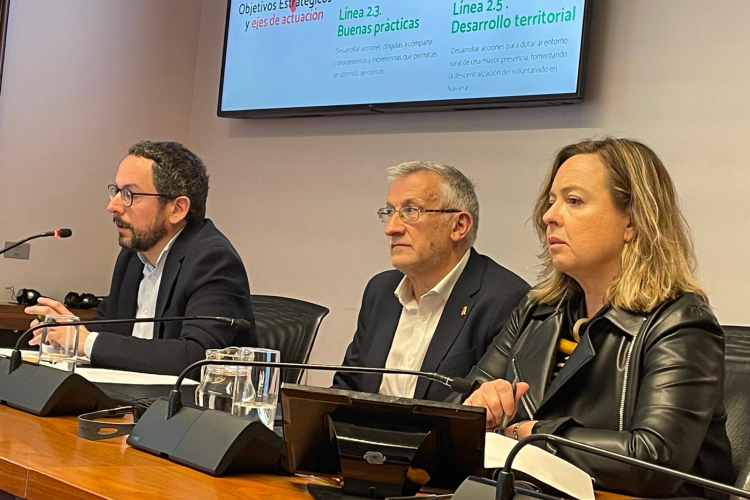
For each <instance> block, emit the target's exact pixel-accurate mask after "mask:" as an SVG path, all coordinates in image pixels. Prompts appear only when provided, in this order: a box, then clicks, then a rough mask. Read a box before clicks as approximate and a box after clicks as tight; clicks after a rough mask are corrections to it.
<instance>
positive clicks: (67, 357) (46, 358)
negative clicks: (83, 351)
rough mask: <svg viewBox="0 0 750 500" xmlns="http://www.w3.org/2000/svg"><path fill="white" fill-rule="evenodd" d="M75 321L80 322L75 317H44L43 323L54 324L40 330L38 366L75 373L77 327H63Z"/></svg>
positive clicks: (51, 315) (55, 315)
mask: <svg viewBox="0 0 750 500" xmlns="http://www.w3.org/2000/svg"><path fill="white" fill-rule="evenodd" d="M76 321H80V319H79V318H78V317H77V316H66V315H61V314H48V315H47V316H45V317H44V322H45V323H55V326H46V327H44V328H42V339H41V343H40V345H39V364H40V365H45V366H51V367H52V368H57V369H58V370H63V371H66V372H71V373H73V372H75V370H76V361H78V326H64V325H65V323H71V322H76Z"/></svg>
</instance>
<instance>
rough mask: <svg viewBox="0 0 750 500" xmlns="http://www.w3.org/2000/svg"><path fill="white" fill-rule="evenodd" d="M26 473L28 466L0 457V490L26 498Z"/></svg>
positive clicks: (27, 473)
mask: <svg viewBox="0 0 750 500" xmlns="http://www.w3.org/2000/svg"><path fill="white" fill-rule="evenodd" d="M28 475H29V469H28V467H26V466H23V465H19V464H16V463H13V462H11V461H8V460H5V459H3V458H0V490H3V491H5V492H6V493H10V494H11V495H13V496H17V497H18V498H26V484H27V481H28Z"/></svg>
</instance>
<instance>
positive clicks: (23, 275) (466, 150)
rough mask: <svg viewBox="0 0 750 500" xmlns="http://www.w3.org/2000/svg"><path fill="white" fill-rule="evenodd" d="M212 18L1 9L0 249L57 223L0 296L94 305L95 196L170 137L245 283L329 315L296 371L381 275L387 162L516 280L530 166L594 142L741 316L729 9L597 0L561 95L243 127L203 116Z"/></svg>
mask: <svg viewBox="0 0 750 500" xmlns="http://www.w3.org/2000/svg"><path fill="white" fill-rule="evenodd" d="M201 5H202V12H201ZM225 14H226V7H225V2H224V1H221V0H205V1H203V2H202V3H201V2H200V0H191V1H189V2H188V1H185V0H128V1H127V2H115V1H101V0H66V1H65V2H59V1H57V0H14V1H13V2H12V6H11V26H10V31H9V36H8V49H7V50H8V51H7V53H6V67H5V74H4V82H3V89H2V95H1V96H0V210H1V212H0V213H1V214H2V215H1V216H0V239H12V238H13V237H16V238H20V237H22V236H24V235H26V234H30V233H31V232H35V231H41V230H45V229H47V228H52V227H56V226H63V225H68V226H70V227H72V228H73V229H74V231H75V236H74V238H72V239H70V240H68V241H37V242H35V243H34V244H33V245H32V254H31V256H32V259H31V260H30V261H28V262H26V261H14V260H8V259H0V286H2V287H5V286H7V285H9V284H13V285H15V286H17V287H20V286H33V287H37V288H39V289H41V290H42V291H44V292H47V293H49V294H52V295H57V296H58V297H62V295H64V293H65V292H67V291H68V290H71V289H74V290H79V291H93V292H96V293H106V291H107V286H108V282H109V278H110V275H111V269H112V263H113V260H114V257H115V255H116V252H117V250H118V247H117V245H116V240H115V234H114V231H113V230H112V227H111V221H110V218H109V216H108V215H107V213H106V212H105V211H104V204H105V202H106V197H105V196H106V195H105V194H104V187H105V185H106V184H107V183H108V182H110V181H111V179H112V177H113V175H114V172H115V168H116V166H117V163H118V162H119V160H120V159H121V157H122V156H123V155H124V154H125V150H126V148H127V146H128V145H130V144H131V143H132V142H134V141H136V140H138V139H141V138H154V139H176V140H182V141H185V143H186V144H187V145H188V146H189V147H190V148H191V149H193V150H194V151H195V152H196V153H198V154H199V155H200V156H201V157H202V158H203V159H204V160H205V161H206V164H207V165H208V167H209V171H210V173H211V193H210V195H209V202H208V212H209V216H210V217H212V218H213V219H214V220H215V222H216V223H217V225H218V226H219V227H220V228H221V229H222V230H223V231H224V232H225V233H226V234H227V235H228V236H229V237H230V238H231V239H232V241H233V242H234V243H235V246H236V247H237V248H238V250H239V251H240V253H241V254H242V256H243V259H244V261H245V263H246V266H247V268H248V271H249V274H250V281H251V286H252V289H253V292H254V293H266V294H278V295H289V296H295V297H300V298H303V299H306V300H310V301H313V302H317V303H320V304H324V305H326V306H328V307H329V308H330V309H331V314H330V315H329V316H328V317H327V318H326V319H325V321H324V322H323V327H322V328H321V332H320V335H319V337H318V341H317V343H316V347H315V350H314V352H313V361H317V362H332V363H335V362H338V361H340V360H341V358H342V356H343V352H344V349H345V348H346V345H347V343H348V342H349V340H350V339H351V336H352V334H353V332H354V328H355V323H356V315H357V311H358V309H359V301H360V298H361V294H362V290H363V289H364V286H365V284H366V282H367V280H368V279H369V278H370V277H371V276H372V275H373V274H375V273H377V272H379V271H381V270H384V269H387V268H389V261H388V253H387V247H386V239H385V236H384V235H383V234H382V230H383V227H382V224H381V223H380V222H378V220H377V218H376V216H375V210H376V209H377V208H379V207H380V206H381V205H382V203H383V201H384V198H385V193H386V190H387V182H386V180H385V174H384V169H385V168H386V167H387V166H390V165H393V164H395V163H398V162H401V161H405V160H409V159H420V158H427V159H434V160H437V161H443V162H449V163H453V164H455V165H456V166H458V167H459V168H461V169H462V170H463V171H464V172H466V173H467V174H468V175H469V176H470V177H472V178H473V179H475V180H476V181H477V184H478V193H479V198H480V204H481V207H482V210H481V227H480V233H479V240H478V242H477V248H478V249H479V250H480V251H481V252H483V253H485V254H489V255H491V256H492V257H494V258H495V259H496V260H497V261H499V262H500V263H502V264H504V265H506V266H507V267H509V268H510V269H512V270H514V271H516V272H518V273H519V274H521V275H522V276H524V277H525V278H526V279H528V280H529V281H532V282H533V281H534V276H535V269H534V267H533V266H534V265H535V262H536V259H535V254H536V252H537V250H538V246H537V242H536V241H535V239H534V236H533V233H532V228H531V227H530V225H529V224H528V218H529V215H530V212H531V206H532V203H533V199H534V197H535V195H536V192H537V188H538V187H539V184H540V182H541V179H542V177H543V175H544V172H545V171H546V169H547V166H548V162H549V160H550V159H551V157H552V156H553V153H554V152H555V150H556V149H557V148H559V147H561V146H563V145H565V144H567V143H570V142H574V141H577V140H579V139H581V138H584V137H590V136H592V135H597V134H601V133H613V134H627V135H630V136H634V137H636V138H639V139H642V140H644V141H646V142H647V143H649V144H650V145H651V146H653V147H654V149H655V150H656V151H657V152H658V153H659V154H660V155H661V156H662V158H663V159H664V160H665V162H666V163H667V165H668V167H669V168H670V170H671V172H672V174H673V177H674V179H675V181H676V183H677V186H678V190H679V193H680V195H681V197H682V200H683V204H684V207H685V211H686V214H687V217H688V220H689V222H690V223H691V225H692V227H693V230H694V235H695V240H696V245H697V251H698V258H699V262H700V269H699V272H700V278H701V279H702V281H703V282H704V284H705V285H706V286H707V288H708V289H709V292H710V294H711V297H712V303H713V306H714V308H715V310H716V313H717V315H718V317H719V319H720V321H721V322H723V323H727V324H731V323H733V324H744V325H748V324H750V310H749V308H748V297H750V284H748V283H749V281H750V260H749V259H748V258H747V255H748V252H747V248H748V246H750V236H749V235H748V233H749V231H748V222H747V214H748V208H750V204H749V203H748V202H747V199H748V196H747V193H746V192H747V190H748V187H750V167H748V164H747V158H750V141H747V140H746V139H745V131H746V130H747V129H748V128H749V127H748V125H749V124H750V123H749V121H748V116H750V99H749V98H748V97H747V90H746V89H747V82H748V81H749V80H750V78H749V77H750V71H749V70H750V59H748V57H747V56H746V53H745V47H747V46H749V45H750V31H749V30H747V29H746V26H745V22H744V20H745V19H746V14H747V3H746V0H726V1H725V2H722V3H721V8H717V7H711V6H707V4H705V3H704V2H700V3H699V2H698V1H697V0H658V1H653V0H628V1H627V2H625V1H622V0H598V1H597V3H596V5H595V10H594V30H593V33H592V35H593V36H592V43H591V54H590V67H589V78H588V96H587V100H586V102H585V103H583V104H580V105H575V106H567V107H551V108H529V109H516V110H493V111H473V112H446V113H431V114H411V115H401V116H359V117H332V118H305V119H287V120H263V121H253V120H230V119H219V118H217V117H216V101H217V94H218V80H219V73H220V65H221V49H222V43H223V30H224V19H225ZM198 33H200V37H199V38H198V37H197V35H198ZM53 189H54V191H52V190H53ZM36 193H39V194H36ZM57 193H62V196H57ZM45 195H46V196H45ZM51 200H55V201H54V202H53V201H51ZM329 379H330V374H312V375H311V378H310V380H311V382H314V383H320V384H324V383H327V382H328V380H329Z"/></svg>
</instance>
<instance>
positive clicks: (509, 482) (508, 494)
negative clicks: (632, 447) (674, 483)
mask: <svg viewBox="0 0 750 500" xmlns="http://www.w3.org/2000/svg"><path fill="white" fill-rule="evenodd" d="M537 441H549V442H551V443H554V444H556V445H559V446H562V447H568V448H572V449H574V450H578V451H583V452H585V453H591V454H592V455H596V456H599V457H604V458H609V459H612V460H615V461H617V462H620V463H624V464H627V465H632V466H634V467H640V468H642V469H646V470H648V471H651V472H656V473H659V474H664V475H665V476H669V477H672V478H674V479H679V480H681V481H685V482H686V483H691V484H695V485H697V486H701V487H703V488H708V489H710V490H713V491H718V492H720V493H724V494H727V495H736V496H738V497H740V498H746V499H748V500H750V491H745V490H741V489H739V488H735V487H733V486H728V485H726V484H722V483H718V482H716V481H711V480H709V479H703V478H702V477H697V476H694V475H692V474H688V473H686V472H680V471H676V470H673V469H670V468H669V467H664V466H662V465H656V464H652V463H649V462H646V461H644V460H639V459H637V458H632V457H626V456H624V455H620V454H618V453H614V452H611V451H608V450H603V449H601V448H597V447H595V446H591V445H588V444H583V443H578V442H576V441H571V440H570V439H565V438H563V437H560V436H555V435H554V434H532V435H531V436H527V437H525V438H523V439H521V440H520V441H519V442H518V443H517V444H516V445H515V446H514V447H513V449H512V450H510V453H508V456H507V457H506V459H505V465H504V466H503V469H502V471H500V475H499V477H498V480H497V490H496V497H495V498H496V499H497V500H512V499H513V497H514V496H515V487H514V486H515V485H514V482H515V477H514V475H513V472H512V470H511V468H512V466H513V460H514V459H515V458H516V455H518V453H519V452H520V451H521V449H522V448H523V447H525V446H526V445H528V444H531V443H535V442H537Z"/></svg>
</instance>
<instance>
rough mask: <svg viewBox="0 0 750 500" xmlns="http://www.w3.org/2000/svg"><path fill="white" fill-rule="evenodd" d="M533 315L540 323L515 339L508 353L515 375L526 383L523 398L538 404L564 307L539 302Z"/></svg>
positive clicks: (545, 382)
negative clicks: (512, 347) (527, 388)
mask: <svg viewBox="0 0 750 500" xmlns="http://www.w3.org/2000/svg"><path fill="white" fill-rule="evenodd" d="M545 316H546V318H545ZM533 317H534V318H535V319H537V320H539V321H541V323H540V324H539V326H538V327H537V328H535V329H534V330H533V331H530V332H527V333H526V334H524V335H523V337H522V338H521V339H519V341H518V342H517V343H516V346H515V347H514V349H513V352H512V353H511V368H512V371H513V377H514V378H516V379H517V380H518V381H521V382H526V383H528V384H529V390H528V391H527V392H526V395H524V400H526V401H527V402H528V403H531V406H532V407H533V408H538V407H539V406H540V405H541V403H542V400H543V399H544V392H545V389H546V386H547V381H548V380H549V379H550V377H551V374H552V368H553V366H554V360H555V354H556V352H557V342H558V338H559V337H560V333H561V328H562V322H563V311H562V310H561V309H556V308H555V307H553V306H539V307H537V308H536V311H534V313H533Z"/></svg>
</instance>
